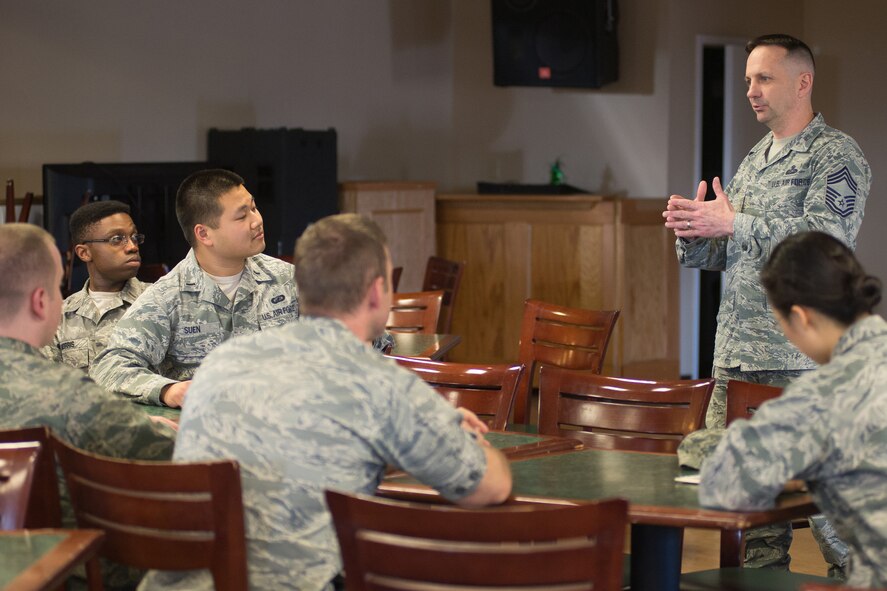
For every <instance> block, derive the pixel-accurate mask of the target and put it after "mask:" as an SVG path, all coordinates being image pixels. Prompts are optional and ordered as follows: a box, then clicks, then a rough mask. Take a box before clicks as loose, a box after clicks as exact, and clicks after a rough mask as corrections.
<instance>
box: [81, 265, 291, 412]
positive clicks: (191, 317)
mask: <svg viewBox="0 0 887 591" xmlns="http://www.w3.org/2000/svg"><path fill="white" fill-rule="evenodd" d="M298 317H299V300H298V291H297V289H296V283H295V279H294V278H293V266H292V265H291V264H289V263H285V262H283V261H280V260H278V259H275V258H272V257H269V256H266V255H263V254H260V255H256V256H253V257H250V258H248V259H247V260H246V266H245V267H244V270H243V276H242V278H241V280H240V285H239V286H238V288H237V291H236V292H235V294H234V302H233V306H232V303H231V302H230V301H229V300H228V298H227V297H226V296H225V294H224V293H222V290H221V289H219V287H218V285H216V283H215V282H214V281H213V280H212V279H211V278H209V277H208V276H207V275H206V273H204V272H203V270H202V269H201V268H200V265H198V264H197V258H196V257H195V256H194V251H193V250H192V251H190V252H189V253H188V256H187V257H185V259H184V260H183V261H182V262H180V263H179V264H178V265H176V266H175V267H174V268H173V269H172V271H170V272H169V273H167V274H166V275H164V276H163V277H161V278H160V279H159V280H158V281H157V283H155V284H154V285H152V286H150V287H149V288H148V289H147V290H145V293H143V294H142V295H141V296H140V297H139V299H138V300H137V301H136V303H135V304H133V306H132V307H131V308H130V309H129V311H128V312H127V313H126V314H125V315H124V316H123V318H121V319H120V321H119V322H118V323H117V326H116V327H115V328H114V332H113V333H112V334H111V339H110V341H109V342H108V347H107V348H106V349H105V350H104V351H102V352H101V353H100V354H99V356H98V359H96V362H95V363H94V364H93V365H92V366H91V367H90V370H89V375H90V376H92V378H93V379H95V381H96V382H98V383H99V384H101V385H102V386H104V387H105V388H107V389H108V390H111V391H113V392H118V393H121V394H124V395H126V396H129V397H132V398H133V399H135V400H136V401H137V402H142V403H145V404H157V405H159V404H161V402H160V390H161V389H162V388H163V387H164V386H166V385H167V384H171V383H173V382H177V381H184V380H190V379H191V377H192V376H193V375H194V372H195V371H196V370H197V367H198V366H199V365H200V362H201V361H203V358H204V357H206V355H207V354H208V353H209V352H210V351H212V350H213V349H214V348H216V347H217V346H219V345H220V344H221V343H222V342H223V341H226V340H228V339H229V338H230V337H232V336H237V335H241V334H249V333H252V332H256V331H258V330H265V329H268V328H271V327H274V326H279V325H281V324H284V323H286V322H291V321H294V320H296V319H297V318H298Z"/></svg>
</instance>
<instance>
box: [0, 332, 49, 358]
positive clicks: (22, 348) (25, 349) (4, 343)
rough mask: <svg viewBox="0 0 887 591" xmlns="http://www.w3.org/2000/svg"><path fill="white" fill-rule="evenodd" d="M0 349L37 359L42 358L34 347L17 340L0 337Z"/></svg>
mask: <svg viewBox="0 0 887 591" xmlns="http://www.w3.org/2000/svg"><path fill="white" fill-rule="evenodd" d="M0 349H7V350H10V351H18V352H20V353H28V354H29V355H36V356H37V357H41V358H42V357H43V355H41V354H40V351H38V350H37V349H36V348H35V347H33V346H31V345H29V344H28V343H26V342H24V341H20V340H18V339H14V338H12V337H0Z"/></svg>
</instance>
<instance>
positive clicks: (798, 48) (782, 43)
mask: <svg viewBox="0 0 887 591" xmlns="http://www.w3.org/2000/svg"><path fill="white" fill-rule="evenodd" d="M762 45H764V46H766V45H772V46H775V47H782V48H784V49H786V50H787V51H788V55H789V56H790V57H793V58H799V59H801V60H804V61H807V62H809V65H810V70H811V71H813V72H815V71H816V60H814V59H813V52H812V51H810V48H809V47H808V46H807V44H806V43H804V42H803V41H801V40H800V39H798V38H796V37H792V36H791V35H785V34H782V33H778V34H774V35H761V36H760V37H755V38H754V39H752V40H751V41H749V42H748V43H746V45H745V53H751V52H752V51H754V49H755V48H756V47H760V46H762Z"/></svg>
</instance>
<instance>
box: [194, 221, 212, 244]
mask: <svg viewBox="0 0 887 591" xmlns="http://www.w3.org/2000/svg"><path fill="white" fill-rule="evenodd" d="M209 230H210V228H209V227H208V226H204V225H203V224H196V225H195V226H194V238H196V239H197V242H199V243H200V244H202V245H204V246H212V245H213V240H212V238H211V237H210V235H209Z"/></svg>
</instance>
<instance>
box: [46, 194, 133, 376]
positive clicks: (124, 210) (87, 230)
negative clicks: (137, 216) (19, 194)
mask: <svg viewBox="0 0 887 591" xmlns="http://www.w3.org/2000/svg"><path fill="white" fill-rule="evenodd" d="M70 226H71V244H73V245H74V253H75V254H76V255H77V257H78V258H79V259H80V260H81V261H83V262H84V263H86V269H87V271H89V279H87V280H86V283H85V284H84V285H83V289H81V290H80V291H78V292H77V293H75V294H72V295H70V296H69V297H68V298H66V299H65V303H64V306H63V308H62V321H61V324H60V325H59V328H58V330H57V331H56V333H55V337H53V339H52V342H51V343H50V344H49V345H48V346H46V347H44V348H43V349H42V352H43V354H44V355H46V356H47V357H48V358H49V359H52V360H53V361H61V362H63V363H67V364H68V365H70V366H71V367H77V368H80V369H83V370H87V369H89V365H90V363H92V362H93V361H94V360H95V358H96V355H98V354H99V352H100V351H101V350H102V349H104V348H105V345H107V344H108V337H109V336H110V335H111V331H112V330H113V328H114V325H115V324H117V321H118V320H120V317H121V316H123V314H124V312H126V311H127V310H128V309H129V307H130V306H131V305H132V303H133V302H134V301H135V300H136V298H137V297H139V295H141V293H142V292H143V291H145V288H146V287H148V284H147V283H142V282H141V281H139V280H138V279H136V273H138V271H139V267H140V266H141V264H142V259H141V257H140V256H139V244H141V243H142V242H143V241H144V240H145V235H144V234H139V233H138V230H137V229H136V225H135V223H133V221H132V218H131V217H130V215H129V206H128V205H126V204H125V203H121V202H120V201H95V202H93V203H88V204H86V205H84V206H83V207H80V208H78V209H77V210H76V211H75V212H74V213H73V214H72V215H71V223H70Z"/></svg>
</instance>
